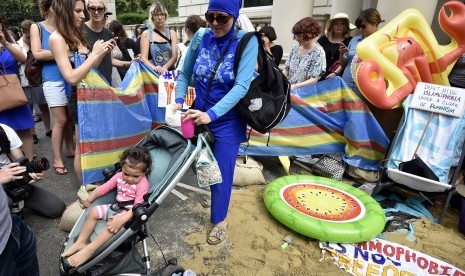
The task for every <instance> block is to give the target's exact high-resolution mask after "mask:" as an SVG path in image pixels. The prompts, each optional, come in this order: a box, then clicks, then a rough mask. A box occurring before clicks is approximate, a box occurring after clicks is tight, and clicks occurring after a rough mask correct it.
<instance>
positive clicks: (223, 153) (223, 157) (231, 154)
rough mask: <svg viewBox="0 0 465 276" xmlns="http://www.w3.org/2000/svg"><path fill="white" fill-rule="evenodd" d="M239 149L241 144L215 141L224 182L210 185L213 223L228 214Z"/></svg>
mask: <svg viewBox="0 0 465 276" xmlns="http://www.w3.org/2000/svg"><path fill="white" fill-rule="evenodd" d="M238 151H239V144H234V145H231V144H228V143H222V142H219V141H215V145H214V146H213V155H215V158H216V160H217V161H218V166H219V167H220V171H221V177H222V178H223V182H221V183H218V184H215V185H212V186H210V191H211V199H212V204H211V209H210V212H211V213H210V221H211V223H213V224H218V223H220V222H222V221H223V220H225V219H226V215H227V214H228V208H229V201H230V200H231V190H232V183H233V177H234V168H235V166H236V157H237V152H238Z"/></svg>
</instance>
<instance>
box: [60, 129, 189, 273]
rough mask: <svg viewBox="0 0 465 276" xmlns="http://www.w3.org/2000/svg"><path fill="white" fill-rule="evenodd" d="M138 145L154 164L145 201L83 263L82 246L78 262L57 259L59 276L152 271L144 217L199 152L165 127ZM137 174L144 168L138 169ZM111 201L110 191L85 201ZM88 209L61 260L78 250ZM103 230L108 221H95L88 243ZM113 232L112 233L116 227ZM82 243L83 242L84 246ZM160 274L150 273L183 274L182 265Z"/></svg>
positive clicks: (136, 206) (103, 202)
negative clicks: (138, 245)
mask: <svg viewBox="0 0 465 276" xmlns="http://www.w3.org/2000/svg"><path fill="white" fill-rule="evenodd" d="M137 146H141V147H143V148H146V149H147V150H148V151H149V154H150V157H151V159H152V160H153V162H152V165H151V172H150V174H147V179H148V182H149V185H150V187H149V191H148V193H147V194H146V195H145V197H144V203H143V204H141V205H137V204H134V207H133V208H132V212H133V216H132V217H131V218H130V219H129V221H127V222H126V223H124V225H123V226H122V227H121V228H119V230H117V232H116V233H114V232H113V233H111V235H110V238H109V239H108V240H107V241H106V242H104V243H103V245H101V246H99V247H98V249H96V250H95V251H94V249H93V248H92V251H94V252H93V253H90V255H91V256H90V257H89V258H88V259H87V260H86V261H82V259H81V256H80V255H84V254H80V253H81V252H86V251H84V250H87V249H81V250H80V251H79V249H80V247H82V244H81V245H80V246H78V247H77V250H78V251H79V252H77V253H76V254H74V255H76V256H75V257H76V258H71V257H72V256H70V257H61V256H60V274H61V275H75V274H78V275H82V274H84V275H109V274H120V273H128V272H135V271H137V272H141V271H142V270H143V271H144V272H145V273H144V274H143V275H148V274H149V273H150V271H151V267H150V256H149V253H148V252H149V250H148V246H147V238H148V237H150V236H151V234H150V232H149V228H148V227H147V222H148V219H149V218H150V217H151V216H152V215H153V213H154V212H155V211H156V210H157V209H158V207H159V206H160V204H161V203H162V202H163V201H164V199H165V198H166V197H167V196H168V195H169V194H170V192H171V191H172V190H173V188H174V187H175V186H176V184H177V183H178V182H179V181H180V180H181V178H182V177H183V175H184V174H185V173H186V171H187V170H189V169H190V164H191V163H192V162H193V160H194V159H195V155H196V154H197V151H196V150H194V151H192V150H191V142H190V141H189V140H186V139H184V138H183V137H182V134H181V133H180V131H178V130H176V129H173V128H170V127H168V126H160V127H158V128H156V129H154V130H152V131H151V132H150V133H149V134H147V136H146V137H145V138H143V139H142V140H141V141H140V142H139V143H137ZM141 171H144V170H143V169H142V168H141ZM115 177H116V176H115ZM142 178H143V177H142ZM139 185H140V184H139ZM115 198H116V193H115V191H111V192H109V193H108V194H106V195H104V196H101V197H99V198H96V199H95V200H93V199H94V198H90V199H89V200H90V201H92V204H91V205H90V207H93V206H97V205H105V204H114V203H115ZM124 200H125V199H124ZM92 210H93V208H87V210H86V211H85V212H84V213H83V214H82V215H81V217H80V218H79V219H78V221H77V222H76V224H75V225H74V227H73V229H72V230H71V232H70V233H69V235H68V237H67V238H66V240H65V243H64V244H63V248H62V253H63V256H64V255H69V254H72V253H73V251H75V250H76V247H75V249H72V247H73V244H75V241H77V239H79V238H78V237H79V236H80V235H81V232H83V231H84V229H83V227H84V224H85V221H86V220H87V217H88V216H92V212H93V211H92ZM104 228H107V225H106V221H102V220H99V221H98V222H97V225H96V226H95V229H93V231H92V234H90V237H89V240H90V241H91V243H90V244H92V243H94V244H95V242H96V239H97V237H98V235H99V234H98V233H99V231H100V230H102V229H104ZM116 228H117V227H116ZM112 229H113V230H115V228H112ZM87 235H88V234H86V235H84V234H83V235H82V236H83V238H84V237H85V236H87ZM139 242H142V249H143V254H144V256H143V257H141V256H140V254H139V250H138V249H137V248H136V244H138V243H139ZM86 244H87V243H86V242H85V243H84V245H86ZM90 244H89V245H90ZM84 248H85V247H84ZM77 254H79V255H77ZM86 254H87V253H86ZM78 257H79V258H78ZM78 259H79V260H78ZM161 270H162V271H163V273H155V274H151V275H171V274H170V273H167V272H183V271H184V269H182V267H180V266H177V265H175V263H173V262H171V263H170V264H165V267H163V268H162V269H161ZM152 273H153V272H152Z"/></svg>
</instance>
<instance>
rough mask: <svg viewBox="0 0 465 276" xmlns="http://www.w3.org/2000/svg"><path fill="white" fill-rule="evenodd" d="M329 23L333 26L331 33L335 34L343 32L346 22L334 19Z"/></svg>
mask: <svg viewBox="0 0 465 276" xmlns="http://www.w3.org/2000/svg"><path fill="white" fill-rule="evenodd" d="M331 24H332V26H333V33H335V34H342V33H344V31H345V29H346V26H347V22H346V21H345V20H344V19H336V20H334V21H333V22H332V23H331Z"/></svg>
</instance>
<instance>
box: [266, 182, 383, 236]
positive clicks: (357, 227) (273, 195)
mask: <svg viewBox="0 0 465 276" xmlns="http://www.w3.org/2000/svg"><path fill="white" fill-rule="evenodd" d="M263 197H264V201H265V205H266V208H267V209H268V211H269V212H270V213H271V214H272V215H273V216H274V217H275V218H276V219H277V220H278V221H280V222H281V223H282V224H284V225H286V226H287V227H289V228H291V229H292V230H294V231H296V232H298V233H300V234H302V235H305V236H308V237H311V238H315V239H318V240H320V241H327V242H333V243H337V242H339V243H357V242H363V241H367V240H370V239H371V238H373V237H375V236H376V235H378V234H379V233H381V231H383V229H384V225H385V223H386V217H385V215H384V212H383V209H382V208H381V206H380V205H379V204H378V202H376V201H375V200H374V199H373V198H372V197H371V196H370V195H368V194H366V193H365V192H363V191H362V190H359V189H357V188H354V187H352V186H350V185H347V184H345V183H343V182H340V181H336V180H332V179H329V178H324V177H318V176H308V175H291V176H284V177H281V178H278V179H276V180H274V181H272V182H271V183H270V184H268V186H267V188H266V190H265V193H264V195H263Z"/></svg>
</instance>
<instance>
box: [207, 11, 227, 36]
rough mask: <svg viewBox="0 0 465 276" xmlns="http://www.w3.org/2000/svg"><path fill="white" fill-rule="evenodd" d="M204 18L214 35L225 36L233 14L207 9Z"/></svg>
mask: <svg viewBox="0 0 465 276" xmlns="http://www.w3.org/2000/svg"><path fill="white" fill-rule="evenodd" d="M205 18H206V19H207V21H208V23H209V25H210V28H211V29H212V31H213V35H215V37H223V36H225V35H226V34H227V33H228V32H229V31H230V30H231V28H232V26H233V16H232V15H230V14H227V13H225V12H219V11H208V12H207V13H205Z"/></svg>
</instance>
